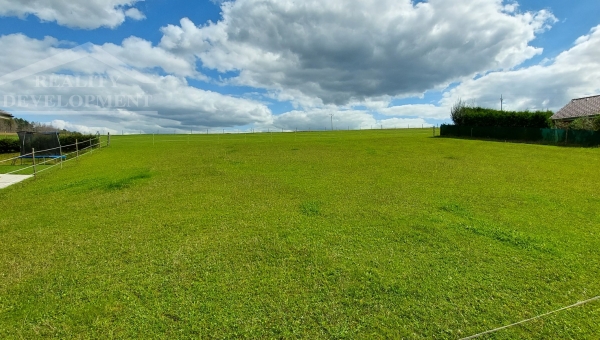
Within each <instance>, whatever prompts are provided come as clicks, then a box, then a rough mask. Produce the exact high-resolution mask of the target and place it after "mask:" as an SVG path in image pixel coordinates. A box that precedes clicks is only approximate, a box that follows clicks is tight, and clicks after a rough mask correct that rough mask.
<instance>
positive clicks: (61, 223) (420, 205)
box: [0, 130, 600, 339]
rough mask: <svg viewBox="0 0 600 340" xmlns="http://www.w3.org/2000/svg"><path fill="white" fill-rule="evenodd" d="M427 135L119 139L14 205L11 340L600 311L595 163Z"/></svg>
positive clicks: (586, 335)
mask: <svg viewBox="0 0 600 340" xmlns="http://www.w3.org/2000/svg"><path fill="white" fill-rule="evenodd" d="M430 136H431V131H430V130H382V131H351V132H342V131H340V132H329V133H326V132H319V133H315V132H313V133H298V134H294V133H288V134H281V133H278V134H251V135H192V136H185V135H171V136H167V135H161V136H156V137H154V138H153V137H152V136H115V137H113V138H112V141H111V146H110V147H109V148H106V149H103V150H101V151H99V152H94V154H93V155H88V156H86V157H83V158H81V159H80V160H79V161H71V162H69V163H68V164H66V165H65V166H64V168H63V169H62V170H61V169H57V168H55V169H52V170H50V171H47V172H45V173H43V174H42V175H40V176H38V178H37V179H30V180H27V181H25V182H23V183H21V184H18V185H15V186H13V187H10V188H8V189H4V190H0V204H1V209H0V338H8V339H10V338H103V339H105V338H143V339H148V338H299V337H301V338H365V339H371V338H402V337H404V338H437V339H458V338H461V337H465V336H469V335H472V334H475V333H479V332H482V331H485V330H488V329H491V328H496V327H499V326H503V325H506V324H510V323H513V322H517V321H520V320H523V319H527V318H530V317H533V316H536V315H539V314H542V313H545V312H549V311H552V310H555V309H558V308H561V307H563V306H567V305H570V304H573V303H575V302H577V301H581V300H585V299H589V298H592V297H594V296H597V295H600V279H599V278H600V227H599V226H600V209H598V208H599V207H600V192H599V191H598V182H597V178H598V169H599V168H600V158H599V156H600V150H599V149H583V148H563V147H555V146H543V145H527V144H510V143H499V142H484V141H473V140H460V139H446V138H431V137H430ZM153 140H154V142H153ZM599 320H600V301H596V302H592V303H589V304H586V305H584V306H580V307H578V308H574V309H570V310H566V311H563V312H560V313H556V314H553V315H551V316H548V317H545V318H542V319H539V320H536V321H533V322H530V323H527V324H525V325H522V326H517V327H513V328H510V329H507V330H502V331H499V332H497V333H495V334H492V335H488V336H486V337H482V338H484V339H515V338H521V339H541V338H556V339H558V338H561V339H562V338H577V339H594V338H597V336H598V334H600V322H599Z"/></svg>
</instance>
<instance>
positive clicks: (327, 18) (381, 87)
mask: <svg viewBox="0 0 600 340" xmlns="http://www.w3.org/2000/svg"><path fill="white" fill-rule="evenodd" d="M222 11H223V19H222V20H221V21H219V22H218V23H209V24H208V25H205V26H202V27H196V26H195V25H194V24H193V23H192V22H191V21H190V20H189V19H183V20H182V21H181V25H180V26H173V25H170V26H167V27H165V28H163V30H162V31H163V34H164V36H163V38H162V41H161V44H160V46H161V47H163V48H165V49H168V50H170V51H172V52H173V53H178V54H191V53H193V54H195V55H197V56H198V57H199V58H200V59H201V60H202V62H203V64H204V66H205V67H209V68H214V69H217V70H219V71H221V72H225V71H239V76H237V77H235V78H234V79H233V80H231V82H232V83H234V84H239V85H246V86H251V87H258V88H265V89H269V90H272V91H277V92H279V93H281V96H282V98H292V99H293V100H297V99H300V102H297V104H299V105H301V106H304V105H313V106H319V105H323V104H336V105H346V104H348V103H350V102H353V101H365V100H367V99H368V98H370V97H381V96H386V95H387V96H393V97H398V96H400V97H402V96H404V97H406V96H414V95H419V94H422V93H423V92H425V91H426V90H429V89H432V88H443V87H445V86H446V85H447V84H449V83H450V82H452V81H456V80H458V79H463V78H465V77H467V78H468V77H471V76H473V75H474V74H477V73H486V72H488V71H489V70H499V69H510V68H513V67H515V66H517V65H519V64H520V63H522V62H523V61H525V60H527V59H529V58H531V57H533V56H535V55H536V54H539V53H541V49H539V48H535V47H532V46H530V45H529V43H530V42H531V41H532V40H533V39H534V38H535V34H536V33H539V32H542V31H544V30H545V29H548V27H549V25H550V24H552V23H554V22H555V20H556V19H555V18H554V16H553V15H552V14H551V13H549V12H547V11H540V12H536V13H530V12H526V13H520V12H518V11H517V7H516V6H512V7H510V6H509V7H506V6H504V5H503V4H502V1H499V0H468V1H467V0H465V1H458V2H456V1H447V0H430V1H428V2H422V3H418V4H413V2H412V1H410V0H367V1H365V0H346V1H316V0H306V1H301V2H299V1H293V0H277V1H276V0H237V1H235V2H225V3H223V4H222ZM473 13H476V15H473ZM299 94H301V95H299ZM311 98H312V99H311Z"/></svg>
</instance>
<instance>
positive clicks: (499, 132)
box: [440, 125, 600, 146]
mask: <svg viewBox="0 0 600 340" xmlns="http://www.w3.org/2000/svg"><path fill="white" fill-rule="evenodd" d="M440 135H441V136H449V137H450V136H452V137H469V138H482V139H499V140H511V141H526V142H545V143H553V144H561V143H562V144H578V145H583V146H596V145H600V132H597V131H585V130H561V129H538V128H514V127H470V126H457V125H442V126H441V127H440Z"/></svg>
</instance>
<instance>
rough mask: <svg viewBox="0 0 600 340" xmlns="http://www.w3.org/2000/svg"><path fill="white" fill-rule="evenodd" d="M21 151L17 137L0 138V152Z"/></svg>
mask: <svg viewBox="0 0 600 340" xmlns="http://www.w3.org/2000/svg"><path fill="white" fill-rule="evenodd" d="M20 151H21V146H20V143H19V140H18V139H14V138H4V139H0V153H16V152H20Z"/></svg>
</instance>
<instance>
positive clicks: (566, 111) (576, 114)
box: [551, 95, 600, 120]
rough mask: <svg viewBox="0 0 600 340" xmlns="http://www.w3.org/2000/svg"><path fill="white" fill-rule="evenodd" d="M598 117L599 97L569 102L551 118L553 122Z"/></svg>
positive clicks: (599, 109)
mask: <svg viewBox="0 0 600 340" xmlns="http://www.w3.org/2000/svg"><path fill="white" fill-rule="evenodd" d="M598 115H600V95H598V96H593V97H585V98H577V99H573V100H571V102H570V103H569V104H567V106H565V107H563V108H562V109H560V110H559V111H558V112H557V113H555V114H554V115H553V116H552V117H551V118H552V119H554V120H561V119H575V118H580V117H589V116H598Z"/></svg>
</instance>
